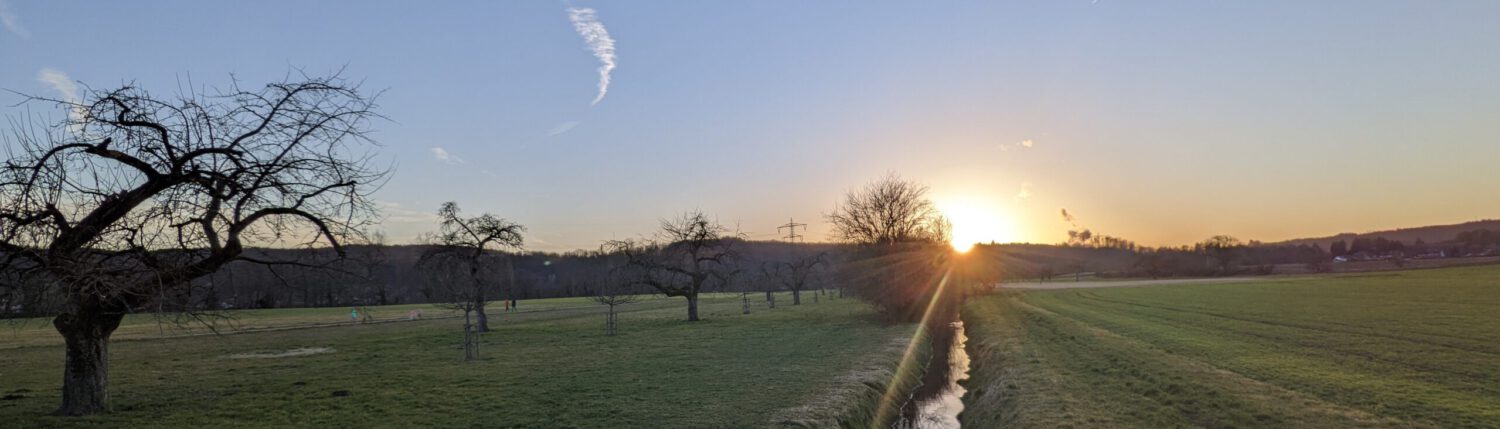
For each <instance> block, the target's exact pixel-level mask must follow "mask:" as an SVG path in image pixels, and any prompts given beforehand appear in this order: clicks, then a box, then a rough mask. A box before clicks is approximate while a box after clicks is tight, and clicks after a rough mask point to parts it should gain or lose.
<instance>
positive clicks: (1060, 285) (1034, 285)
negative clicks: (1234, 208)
mask: <svg viewBox="0 0 1500 429" xmlns="http://www.w3.org/2000/svg"><path fill="white" fill-rule="evenodd" d="M1269 279H1270V278H1268V277H1213V278H1197V279H1162V280H1094V281H1083V282H1046V283H1038V282H1025V283H1002V284H1000V286H999V287H1000V288H1004V289H1086V288H1100V287H1141V286H1163V285H1182V284H1198V283H1243V282H1258V281H1265V280H1269Z"/></svg>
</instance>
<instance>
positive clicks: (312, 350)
mask: <svg viewBox="0 0 1500 429" xmlns="http://www.w3.org/2000/svg"><path fill="white" fill-rule="evenodd" d="M322 353H333V349H331V348H328V347H303V348H300V349H291V350H283V351H257V352H248V353H235V354H232V355H229V358H230V359H271V358H284V357H293V356H307V355H315V354H322Z"/></svg>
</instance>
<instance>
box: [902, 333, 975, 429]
mask: <svg viewBox="0 0 1500 429" xmlns="http://www.w3.org/2000/svg"><path fill="white" fill-rule="evenodd" d="M950 326H951V327H952V329H953V330H952V331H951V332H950V334H951V335H952V336H951V337H950V339H949V340H950V341H949V342H950V346H949V347H947V348H946V349H945V350H940V351H938V353H935V354H934V356H933V359H934V362H933V364H932V365H931V367H929V368H928V369H927V373H926V374H925V375H924V376H923V377H922V386H921V387H918V388H917V390H916V392H914V393H913V394H912V399H911V401H910V402H909V403H908V404H907V406H906V407H903V408H904V409H903V410H902V418H901V421H899V422H897V423H896V427H898V428H911V429H952V428H958V427H960V425H959V423H958V414H959V413H961V412H963V410H964V403H963V397H964V393H967V392H968V390H967V389H964V387H963V386H962V385H960V384H959V383H960V382H962V381H964V380H967V379H969V353H968V352H967V351H965V350H964V343H966V342H968V339H969V337H968V336H966V335H964V322H962V321H955V322H953V323H952V324H950ZM939 344H941V343H939ZM938 359H941V360H938ZM939 362H941V363H942V365H938V363H939Z"/></svg>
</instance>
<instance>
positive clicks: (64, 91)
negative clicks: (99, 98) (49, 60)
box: [0, 0, 78, 102]
mask: <svg viewBox="0 0 1500 429" xmlns="http://www.w3.org/2000/svg"><path fill="white" fill-rule="evenodd" d="M0 1H3V0H0ZM36 80H38V81H40V82H42V83H45V84H47V86H50V87H52V89H53V90H55V91H57V93H58V95H61V96H62V97H63V98H64V99H66V100H68V101H69V102H77V101H78V83H77V82H73V78H70V77H68V74H67V73H63V72H62V71H59V70H57V69H54V68H45V69H42V70H41V71H39V72H37V73H36Z"/></svg>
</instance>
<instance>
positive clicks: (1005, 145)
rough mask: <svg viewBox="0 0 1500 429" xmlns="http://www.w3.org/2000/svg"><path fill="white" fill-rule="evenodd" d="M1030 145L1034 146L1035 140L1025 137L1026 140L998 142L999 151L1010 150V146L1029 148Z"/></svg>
mask: <svg viewBox="0 0 1500 429" xmlns="http://www.w3.org/2000/svg"><path fill="white" fill-rule="evenodd" d="M1032 146H1036V142H1035V141H1032V140H1031V139H1026V140H1021V141H1018V142H1015V143H1001V144H1000V151H1001V152H1004V151H1008V150H1011V148H1019V149H1031V147H1032Z"/></svg>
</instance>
